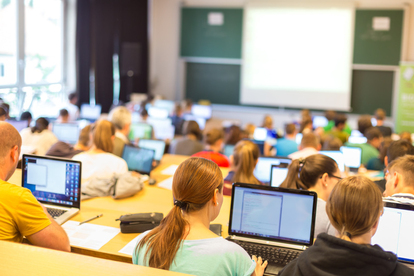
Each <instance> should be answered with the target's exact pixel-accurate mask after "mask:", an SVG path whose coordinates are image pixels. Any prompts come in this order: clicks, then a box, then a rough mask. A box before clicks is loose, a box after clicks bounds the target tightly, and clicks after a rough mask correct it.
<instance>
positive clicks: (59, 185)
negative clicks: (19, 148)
mask: <svg viewBox="0 0 414 276" xmlns="http://www.w3.org/2000/svg"><path fill="white" fill-rule="evenodd" d="M80 183H81V162H79V161H74V160H68V159H60V158H53V157H45V156H36V155H23V159H22V187H24V188H27V189H29V190H30V191H32V194H33V195H34V196H35V197H36V199H37V200H39V201H40V202H43V203H51V204H54V205H60V206H66V207H76V208H79V207H80V192H81V191H80Z"/></svg>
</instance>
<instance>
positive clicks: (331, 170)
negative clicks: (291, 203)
mask: <svg viewBox="0 0 414 276" xmlns="http://www.w3.org/2000/svg"><path fill="white" fill-rule="evenodd" d="M339 179H341V172H340V171H339V169H338V165H337V164H336V162H335V161H334V160H333V159H332V158H330V157H328V156H325V155H322V154H314V155H311V156H309V157H307V158H306V159H300V160H293V161H292V163H291V164H290V165H289V169H288V174H287V176H286V179H285V181H283V182H282V184H280V187H282V188H290V189H304V190H308V191H314V192H316V193H317V194H318V203H317V207H316V223H315V237H316V236H317V235H318V234H319V233H328V234H330V235H335V234H336V232H335V229H334V228H333V227H332V225H331V223H330V222H329V219H328V216H327V214H326V211H325V205H326V201H327V200H328V197H329V194H330V193H331V191H332V189H333V187H335V185H336V183H337V182H338V180H339Z"/></svg>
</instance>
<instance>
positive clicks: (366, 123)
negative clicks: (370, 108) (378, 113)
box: [358, 115, 372, 135]
mask: <svg viewBox="0 0 414 276" xmlns="http://www.w3.org/2000/svg"><path fill="white" fill-rule="evenodd" d="M370 127H372V123H371V116H370V115H362V116H361V117H359V119H358V130H359V132H361V133H362V135H364V134H365V131H366V130H367V129H368V128H370Z"/></svg>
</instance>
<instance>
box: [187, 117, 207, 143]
mask: <svg viewBox="0 0 414 276" xmlns="http://www.w3.org/2000/svg"><path fill="white" fill-rule="evenodd" d="M183 134H184V135H189V134H193V135H194V136H195V137H197V139H198V140H201V139H202V136H203V135H202V134H201V130H200V127H199V126H198V123H197V122H196V121H186V122H184V130H183Z"/></svg>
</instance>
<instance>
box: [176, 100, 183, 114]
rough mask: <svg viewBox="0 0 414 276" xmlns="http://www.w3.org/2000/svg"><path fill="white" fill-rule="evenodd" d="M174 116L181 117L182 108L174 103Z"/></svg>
mask: <svg viewBox="0 0 414 276" xmlns="http://www.w3.org/2000/svg"><path fill="white" fill-rule="evenodd" d="M174 115H175V116H177V117H181V116H183V108H182V107H181V104H179V103H175V105H174Z"/></svg>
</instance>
